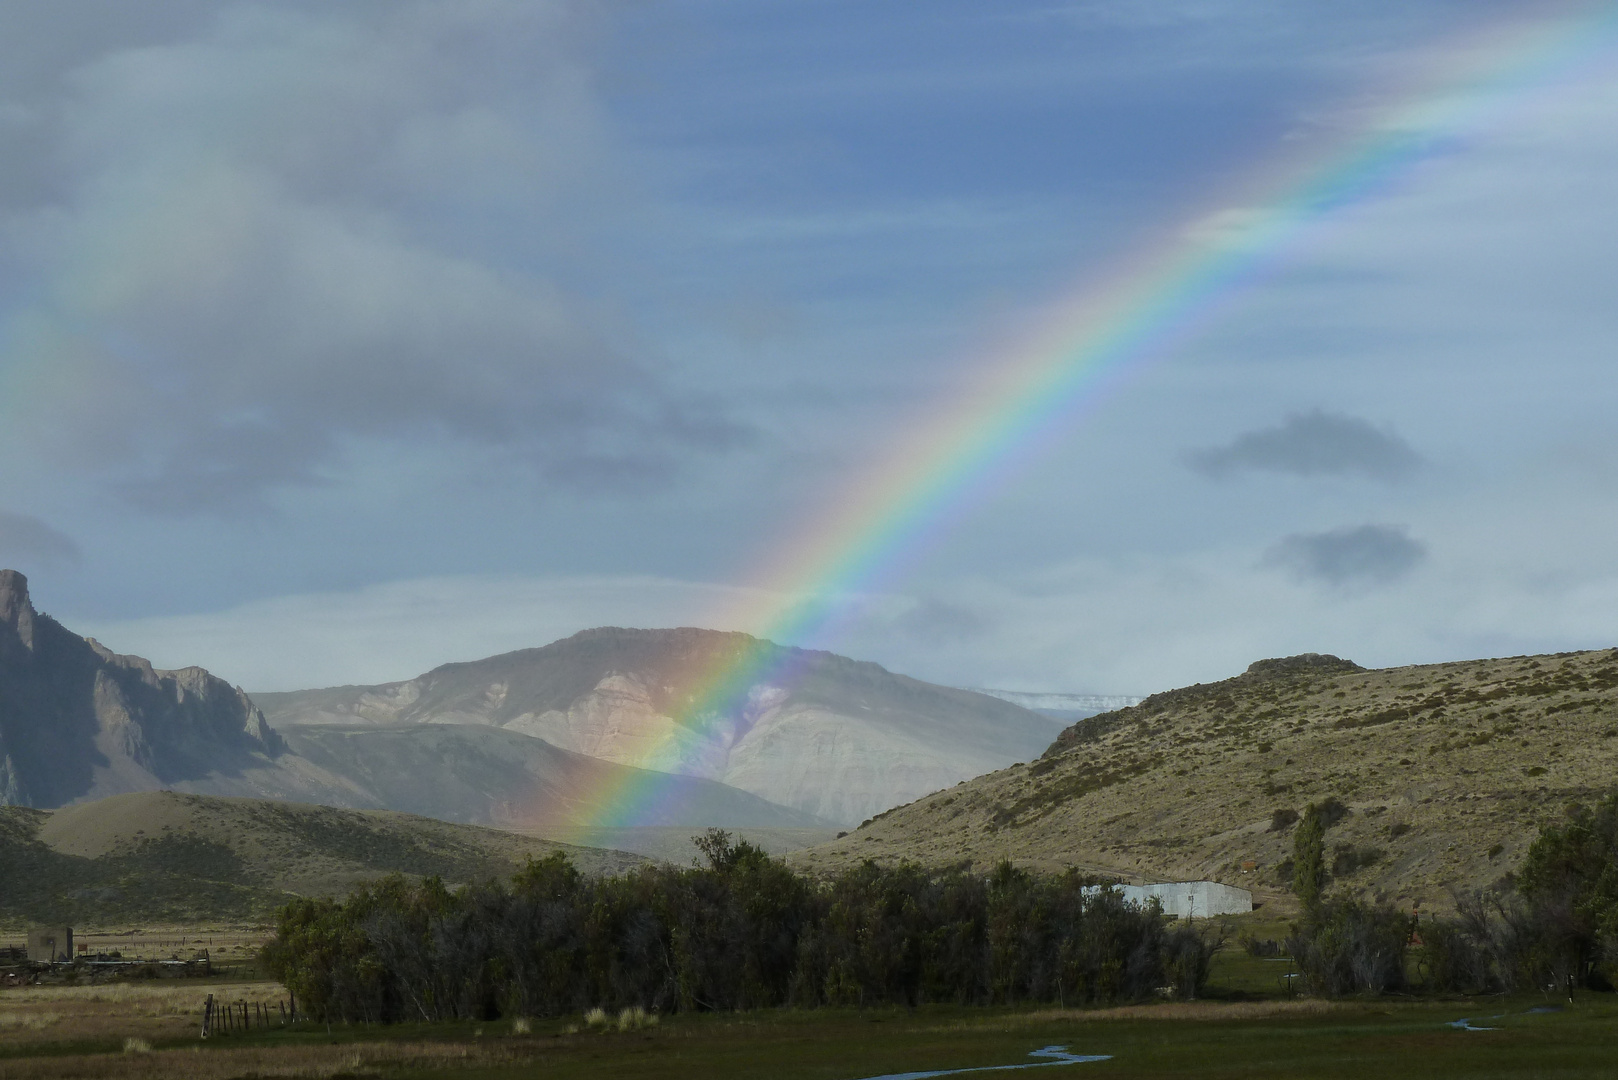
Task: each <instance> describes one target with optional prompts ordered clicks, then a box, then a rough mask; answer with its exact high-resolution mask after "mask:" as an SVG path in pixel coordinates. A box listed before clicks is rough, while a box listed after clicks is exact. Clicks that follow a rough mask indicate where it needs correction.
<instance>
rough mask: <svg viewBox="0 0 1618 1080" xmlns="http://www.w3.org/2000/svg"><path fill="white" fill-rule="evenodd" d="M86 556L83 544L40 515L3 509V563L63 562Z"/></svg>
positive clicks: (0, 519)
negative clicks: (35, 515) (81, 545)
mask: <svg viewBox="0 0 1618 1080" xmlns="http://www.w3.org/2000/svg"><path fill="white" fill-rule="evenodd" d="M82 558H83V553H82V552H81V551H80V550H79V545H78V544H76V543H74V542H73V538H72V537H71V536H68V535H67V534H65V533H62V532H58V531H57V530H56V529H53V528H51V527H50V526H49V525H47V524H45V522H43V521H41V520H39V518H37V517H31V516H29V515H28V514H13V513H10V512H8V511H5V510H0V564H3V565H5V566H8V567H15V566H17V565H19V564H21V565H39V566H62V565H69V564H74V563H78V562H79V561H80V560H81V559H82Z"/></svg>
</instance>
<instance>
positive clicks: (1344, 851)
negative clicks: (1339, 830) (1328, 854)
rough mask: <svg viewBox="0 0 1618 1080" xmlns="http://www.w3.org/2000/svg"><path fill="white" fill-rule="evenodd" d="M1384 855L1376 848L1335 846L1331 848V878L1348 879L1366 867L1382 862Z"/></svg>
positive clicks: (1348, 845)
mask: <svg viewBox="0 0 1618 1080" xmlns="http://www.w3.org/2000/svg"><path fill="white" fill-rule="evenodd" d="M1384 854H1386V853H1385V852H1384V851H1383V850H1382V849H1381V848H1378V847H1370V846H1365V847H1355V846H1354V845H1353V844H1337V845H1335V846H1334V847H1333V848H1332V861H1331V873H1332V877H1348V876H1350V875H1352V874H1356V873H1358V872H1359V871H1361V870H1363V869H1364V868H1366V867H1367V866H1375V865H1376V864H1377V863H1379V862H1381V861H1382V857H1383V855H1384Z"/></svg>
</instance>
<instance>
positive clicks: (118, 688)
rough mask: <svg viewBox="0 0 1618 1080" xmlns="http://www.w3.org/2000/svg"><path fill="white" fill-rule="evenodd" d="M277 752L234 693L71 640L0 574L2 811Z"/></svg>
mask: <svg viewBox="0 0 1618 1080" xmlns="http://www.w3.org/2000/svg"><path fill="white" fill-rule="evenodd" d="M282 749H283V745H282V742H281V739H280V737H279V736H278V735H277V734H276V733H275V731H274V730H273V729H271V728H270V726H269V725H268V724H267V723H266V722H265V720H264V714H263V713H261V712H259V710H258V708H257V707H256V706H254V705H253V703H252V702H251V701H249V700H248V698H247V695H246V694H244V693H243V692H242V691H241V690H239V689H237V688H235V687H232V686H231V685H230V684H228V683H226V682H225V681H224V680H222V679H217V678H215V677H214V676H212V675H210V674H208V672H206V671H204V670H203V669H201V668H197V667H190V668H182V669H180V670H179V671H159V670H156V669H154V668H153V667H152V665H151V664H149V663H148V662H146V661H145V660H143V659H141V658H140V657H138V656H119V655H118V654H116V653H113V652H111V651H110V650H108V649H106V648H104V647H103V646H102V645H101V644H99V643H98V642H96V641H93V640H91V639H89V638H82V637H79V636H78V635H77V634H74V633H72V632H71V631H69V630H67V629H66V628H65V627H63V626H62V625H61V624H60V623H58V622H57V621H56V620H55V619H52V618H50V617H49V616H47V615H40V614H39V613H38V612H36V611H35V610H34V606H33V604H32V603H31V602H30V600H29V597H28V579H27V578H25V577H24V576H23V575H22V574H19V573H18V572H17V571H15V570H0V805H23V806H36V807H56V806H62V805H64V804H66V803H70V802H73V801H75V800H77V799H83V798H86V797H99V796H102V795H110V794H115V793H118V792H123V791H141V790H149V789H152V788H159V787H170V786H173V785H175V784H176V783H181V782H184V781H189V780H198V779H201V778H204V777H208V776H218V775H226V776H228V775H230V774H231V773H232V772H236V771H240V770H242V769H244V768H250V767H253V766H255V765H264V764H267V763H268V760H269V759H270V758H273V757H275V756H276V755H278V754H279V753H281V751H282Z"/></svg>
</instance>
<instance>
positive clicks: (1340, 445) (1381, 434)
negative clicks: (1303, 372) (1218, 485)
mask: <svg viewBox="0 0 1618 1080" xmlns="http://www.w3.org/2000/svg"><path fill="white" fill-rule="evenodd" d="M1421 463H1422V459H1421V455H1419V454H1417V453H1416V451H1415V450H1414V449H1413V448H1412V447H1411V446H1410V444H1409V443H1407V442H1405V440H1404V439H1402V438H1400V437H1399V436H1398V435H1396V434H1394V433H1393V432H1391V431H1388V430H1385V429H1382V428H1378V427H1376V426H1374V425H1373V424H1371V423H1370V422H1369V421H1367V420H1361V419H1359V418H1358V417H1353V416H1345V415H1343V414H1341V413H1330V412H1325V411H1324V410H1321V409H1315V410H1314V411H1312V412H1307V413H1294V414H1293V415H1291V416H1289V417H1287V418H1286V420H1285V421H1283V422H1282V423H1281V424H1279V425H1277V426H1275V427H1270V428H1261V429H1259V430H1258V431H1249V432H1247V433H1245V434H1243V435H1238V436H1237V437H1236V438H1235V439H1233V440H1232V441H1231V442H1230V443H1229V444H1227V445H1225V446H1220V447H1213V448H1211V449H1206V450H1196V451H1193V452H1191V453H1189V454H1187V455H1186V464H1188V465H1189V466H1190V467H1191V468H1193V469H1195V470H1196V471H1198V472H1200V473H1202V474H1204V475H1205V476H1211V477H1216V478H1218V477H1224V476H1228V475H1230V474H1231V473H1235V472H1243V471H1259V472H1282V473H1292V474H1293V475H1295V476H1343V475H1351V474H1356V473H1357V474H1359V475H1361V476H1365V477H1369V478H1370V479H1373V480H1382V481H1389V482H1391V481H1396V480H1401V479H1403V478H1404V477H1406V476H1408V475H1409V474H1410V473H1412V472H1414V471H1415V470H1416V469H1417V468H1419V467H1420V466H1421Z"/></svg>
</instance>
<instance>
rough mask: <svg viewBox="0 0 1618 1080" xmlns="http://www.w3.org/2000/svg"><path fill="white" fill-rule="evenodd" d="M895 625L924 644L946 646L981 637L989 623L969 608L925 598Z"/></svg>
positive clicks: (933, 598)
mask: <svg viewBox="0 0 1618 1080" xmlns="http://www.w3.org/2000/svg"><path fill="white" fill-rule="evenodd" d="M892 626H893V629H895V630H897V631H898V632H899V633H901V634H903V635H904V636H905V637H907V638H910V639H911V640H914V641H918V642H920V643H922V644H924V645H945V644H955V643H958V642H962V641H969V640H972V639H975V638H980V637H982V636H983V634H984V632H985V631H987V630H988V629H989V621H988V620H987V619H985V618H984V617H983V616H982V615H981V614H979V613H978V612H976V611H973V610H972V609H970V608H966V607H962V606H960V605H959V604H952V603H949V602H947V601H944V600H939V599H937V598H936V597H924V598H922V599H921V600H919V601H918V602H917V603H916V604H915V606H913V607H911V608H909V609H907V610H906V611H904V612H903V613H902V614H900V615H899V616H898V617H897V618H895V619H894V620H893V623H892Z"/></svg>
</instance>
